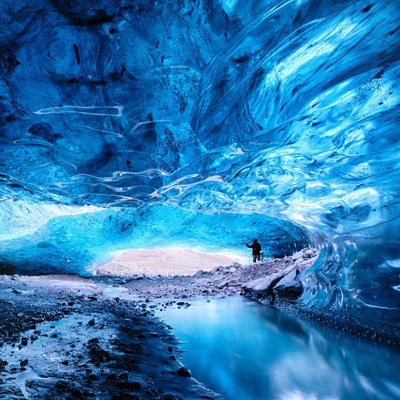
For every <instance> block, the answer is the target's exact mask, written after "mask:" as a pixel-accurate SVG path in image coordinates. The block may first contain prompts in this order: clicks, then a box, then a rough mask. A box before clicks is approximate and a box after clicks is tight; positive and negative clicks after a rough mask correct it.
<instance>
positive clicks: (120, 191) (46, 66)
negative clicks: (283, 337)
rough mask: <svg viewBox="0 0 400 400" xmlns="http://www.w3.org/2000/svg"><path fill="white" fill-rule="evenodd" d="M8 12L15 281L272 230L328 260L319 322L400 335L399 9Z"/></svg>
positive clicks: (6, 92)
mask: <svg viewBox="0 0 400 400" xmlns="http://www.w3.org/2000/svg"><path fill="white" fill-rule="evenodd" d="M0 8H1V16H2V18H3V26H6V27H7V29H4V30H2V31H1V33H0V37H1V43H2V51H1V52H0V59H1V63H0V68H1V83H0V96H1V97H0V105H1V107H0V111H1V113H0V121H1V130H0V141H1V146H0V159H1V162H0V179H1V186H0V199H1V202H0V223H1V229H0V240H1V242H0V262H1V263H2V265H3V269H5V268H6V267H7V268H14V267H15V268H17V269H18V270H20V271H31V272H51V271H59V272H60V271H64V272H73V271H76V272H79V273H84V272H87V271H88V269H90V266H91V265H93V263H94V262H96V260H98V259H99V257H100V259H103V258H104V257H107V254H109V253H110V251H112V250H113V249H115V248H126V247H128V246H133V247H135V246H139V245H145V244H147V243H148V240H149V238H151V240H152V243H161V242H162V243H163V244H176V243H182V242H187V241H192V242H191V243H193V245H196V246H198V247H201V248H204V249H210V250H211V248H212V247H213V246H214V243H221V244H222V245H223V246H225V247H227V248H229V249H232V250H235V249H236V248H237V247H238V245H239V244H238V243H239V242H240V243H242V241H243V239H245V238H246V237H247V238H248V237H252V236H253V235H254V233H257V235H258V236H260V237H261V238H262V239H263V240H264V243H265V245H266V246H267V247H268V246H269V247H271V248H274V249H273V251H275V249H276V248H278V249H282V248H283V247H284V246H286V245H288V246H289V247H288V248H287V250H286V251H290V250H293V249H294V248H295V247H297V248H298V247H300V246H302V245H304V244H305V243H306V242H307V241H308V242H310V244H311V245H312V246H315V247H319V248H322V249H323V252H322V256H321V258H320V260H319V261H318V263H317V264H316V265H315V266H314V267H313V268H312V269H311V270H310V271H308V272H306V273H304V276H303V277H302V279H303V283H304V285H305V287H306V291H305V293H304V295H303V297H302V301H303V303H304V305H305V306H307V307H309V308H334V309H336V310H341V309H344V308H345V309H346V310H345V311H346V312H350V313H351V312H353V313H355V314H356V315H360V314H364V315H365V316H366V317H367V318H370V319H372V320H374V321H381V322H382V323H384V324H388V326H389V327H390V329H395V328H396V327H398V321H400V318H399V317H400V315H399V306H400V292H399V291H398V290H397V289H396V288H397V287H398V286H399V284H400V277H399V274H398V270H397V269H396V267H394V266H393V265H394V263H396V262H397V261H396V260H398V259H400V254H399V252H400V250H399V249H400V246H399V245H398V244H399V235H400V234H399V232H400V230H399V215H400V208H399V205H398V194H399V183H398V182H400V179H399V168H398V162H399V156H398V155H399V154H400V152H399V150H400V148H399V140H398V137H399V134H398V127H399V117H400V108H399V104H400V90H399V86H398V82H399V77H400V68H399V66H400V63H399V57H400V48H399V47H400V40H399V39H400V38H399V36H400V29H399V22H398V15H399V11H400V9H399V8H400V3H399V2H397V1H390V0H379V1H376V2H374V3H372V2H368V1H366V0H358V1H350V0H340V1H333V0H329V1H328V0H322V1H314V0H302V1H287V2H279V1H271V0H264V1H256V0H254V1H248V0H246V1H245V0H236V1H222V0H221V1H218V0H214V1H200V2H192V1H184V0H182V1H176V2H175V1H174V2H153V1H150V2H149V1H129V0H124V1H117V0H111V1H107V2H103V1H97V2H93V1H79V2H75V1H72V0H65V1H64V0H63V1H60V0H53V1H50V0H45V1H42V2H40V4H36V3H35V4H31V2H27V1H26V0H17V1H10V0H5V1H2V3H1V6H0ZM15 16H18V18H16V17H15ZM152 205H155V206H156V207H157V210H158V211H157V212H156V213H155V212H153V211H154V210H155V209H156V208H154V209H152V208H149V207H151V206H152ZM150 209H151V210H153V211H148V210H150ZM171 210H174V211H171ZM148 212H149V216H148V217H147V215H146V214H147V213H148ZM140 213H144V214H140ZM170 213H172V215H173V216H172V217H170ZM177 215H179V216H180V217H179V218H178V217H177ZM189 215H196V216H198V218H196V219H195V220H196V221H195V222H194V219H193V218H192V217H189ZM110 216H111V217H112V221H115V222H107V224H106V225H107V227H105V222H104V221H105V219H106V218H108V217H110ZM232 216H235V217H234V218H233V219H234V221H235V224H237V225H235V230H233V229H231V230H229V229H228V227H224V228H220V229H219V230H213V229H211V230H210V231H208V228H209V226H210V225H211V226H218V225H219V224H221V223H223V221H227V220H229V218H232ZM262 216H264V217H262ZM153 217H154V219H152V218H153ZM262 218H266V219H265V220H264V221H265V223H264V222H263V223H260V221H261V219H262ZM269 218H273V220H271V219H269ZM129 221H135V223H136V226H135V229H133V228H132V229H128V230H126V229H125V228H126V226H127V224H128V223H129ZM271 221H272V222H271ZM253 222H254V225H253ZM224 223H225V222H224ZM123 224H125V225H123ZM154 224H156V225H157V224H158V225H157V229H156V230H155V229H154V228H153V226H154ZM190 224H192V225H190ZM202 224H204V225H202ZM123 226H125V228H124V229H125V231H124V232H125V233H124V234H122V233H118V234H117V232H119V231H120V230H121V229H122V227H123ZM191 226H193V227H195V230H196V232H195V233H193V232H194V231H193V232H192V231H191V229H192V228H191ZM239 227H243V229H239ZM255 227H257V228H255ZM107 229H111V233H110V232H109V231H108V230H107ZM255 230H256V232H255ZM283 231H285V232H288V233H289V235H288V240H287V241H286V239H282V238H281V236H282V232H283ZM189 232H190V233H189ZM199 232H207V234H204V235H201V234H200V233H199ZM208 233H209V234H208ZM121 235H122V236H123V237H121ZM141 238H146V240H142V239H141ZM272 238H273V241H271V242H269V240H270V239H271V240H272ZM153 240H154V241H153ZM276 242H280V244H279V245H278V244H276ZM296 242H297V243H296ZM295 243H296V246H295ZM281 251H285V250H281ZM271 252H272V250H271ZM60 257H61V258H60Z"/></svg>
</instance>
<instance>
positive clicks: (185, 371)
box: [178, 367, 192, 378]
mask: <svg viewBox="0 0 400 400" xmlns="http://www.w3.org/2000/svg"><path fill="white" fill-rule="evenodd" d="M178 375H179V376H183V377H185V378H190V377H191V376H192V375H191V373H190V371H189V370H188V369H187V368H186V367H181V368H179V369H178Z"/></svg>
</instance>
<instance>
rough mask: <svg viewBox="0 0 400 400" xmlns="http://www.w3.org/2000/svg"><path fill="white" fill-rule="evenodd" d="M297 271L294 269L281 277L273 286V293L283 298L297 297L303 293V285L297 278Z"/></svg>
mask: <svg viewBox="0 0 400 400" xmlns="http://www.w3.org/2000/svg"><path fill="white" fill-rule="evenodd" d="M298 273H299V271H298V270H296V269H294V270H292V271H291V272H289V273H288V274H287V275H286V276H285V277H283V278H282V279H281V280H280V281H279V282H278V283H277V284H276V285H275V286H274V288H273V291H274V293H275V294H277V295H278V296H279V297H284V298H290V299H293V298H297V297H299V296H300V295H301V294H302V293H303V285H302V284H301V282H299V280H298V279H297V276H298Z"/></svg>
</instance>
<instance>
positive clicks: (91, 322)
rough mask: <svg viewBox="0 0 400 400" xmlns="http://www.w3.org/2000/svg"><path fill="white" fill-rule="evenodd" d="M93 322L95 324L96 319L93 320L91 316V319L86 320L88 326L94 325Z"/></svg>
mask: <svg viewBox="0 0 400 400" xmlns="http://www.w3.org/2000/svg"><path fill="white" fill-rule="evenodd" d="M95 324H96V321H95V319H94V318H92V319H91V320H90V321H89V322H88V325H89V326H94V325H95Z"/></svg>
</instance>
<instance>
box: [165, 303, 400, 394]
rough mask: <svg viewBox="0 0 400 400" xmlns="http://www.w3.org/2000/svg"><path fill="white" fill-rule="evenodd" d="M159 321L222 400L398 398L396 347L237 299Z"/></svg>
mask: <svg viewBox="0 0 400 400" xmlns="http://www.w3.org/2000/svg"><path fill="white" fill-rule="evenodd" d="M161 316H162V318H163V319H164V320H165V321H166V322H167V323H168V324H170V325H172V326H173V327H174V330H173V333H174V334H175V335H176V336H178V337H179V338H181V339H182V341H183V342H184V344H183V346H182V347H183V349H184V350H185V355H184V358H183V362H184V364H185V365H186V366H187V367H188V368H189V369H190V370H191V372H192V375H193V376H194V378H196V379H197V380H199V381H201V382H203V383H205V384H206V385H207V386H209V387H211V388H213V389H214V390H215V391H217V392H220V393H223V394H224V397H225V398H226V399H235V400H253V399H260V400H269V399H279V400H303V399H307V400H313V399H318V400H319V399H324V400H333V399H357V400H358V399H374V400H376V399H379V400H381V399H400V374H399V370H400V357H399V351H398V350H395V349H390V348H385V347H381V346H378V345H374V344H369V343H365V342H360V341H357V340H355V339H351V338H348V337H343V336H339V335H338V334H336V333H335V332H331V331H327V330H326V329H322V328H321V329H318V328H316V327H315V326H312V325H311V324H310V323H309V322H307V321H303V320H300V319H297V318H294V317H290V316H287V315H285V314H283V313H282V312H279V311H277V310H275V309H273V308H270V307H265V306H261V305H259V304H257V303H254V302H251V301H249V300H246V299H243V298H237V297H236V298H232V297H231V298H226V299H220V300H211V301H210V302H206V301H198V302H195V303H193V304H192V306H191V307H189V308H187V309H176V308H171V309H168V310H167V311H165V313H163V314H162V315H161Z"/></svg>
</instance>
